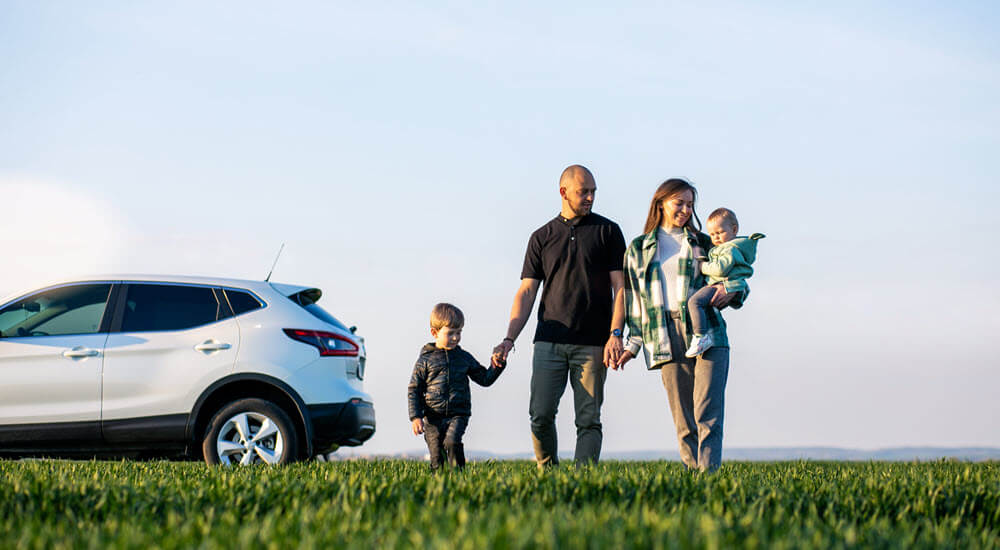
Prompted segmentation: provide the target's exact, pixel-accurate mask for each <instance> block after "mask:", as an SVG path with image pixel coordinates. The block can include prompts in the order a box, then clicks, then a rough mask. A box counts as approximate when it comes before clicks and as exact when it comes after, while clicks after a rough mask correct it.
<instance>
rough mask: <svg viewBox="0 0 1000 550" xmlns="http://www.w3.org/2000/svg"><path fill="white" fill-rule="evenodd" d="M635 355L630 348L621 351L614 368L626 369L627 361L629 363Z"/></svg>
mask: <svg viewBox="0 0 1000 550" xmlns="http://www.w3.org/2000/svg"><path fill="white" fill-rule="evenodd" d="M633 357H635V355H632V352H631V351H629V350H625V351H623V352H622V353H621V355H619V356H618V362H617V363H616V364H615V367H614V368H615V369H624V368H625V363H628V362H629V361H631V360H632V358H633Z"/></svg>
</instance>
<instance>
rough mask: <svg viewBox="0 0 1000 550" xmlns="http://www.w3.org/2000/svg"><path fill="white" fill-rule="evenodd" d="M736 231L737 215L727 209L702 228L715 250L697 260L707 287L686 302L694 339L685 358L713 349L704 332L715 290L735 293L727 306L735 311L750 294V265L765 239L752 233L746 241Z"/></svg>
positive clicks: (751, 270)
mask: <svg viewBox="0 0 1000 550" xmlns="http://www.w3.org/2000/svg"><path fill="white" fill-rule="evenodd" d="M739 227H740V226H739V222H737V221H736V214H734V213H733V211H732V210H730V209H728V208H717V209H715V211H713V212H712V213H711V214H709V216H708V222H707V223H706V224H705V228H706V229H707V230H708V236H709V237H711V238H712V244H713V245H715V246H713V247H712V249H711V250H709V251H708V258H699V259H700V260H704V261H703V262H702V264H701V272H702V274H704V275H705V276H706V277H707V278H708V284H706V285H705V286H704V287H702V288H701V289H700V290H698V292H695V293H694V294H693V295H691V297H690V298H689V299H688V311H690V312H691V328H692V330H693V332H694V337H693V338H692V339H691V346H690V347H689V348H688V350H687V352H686V353H685V354H684V355H685V356H687V357H697V356H699V355H701V354H702V353H704V352H705V351H707V350H708V349H709V348H711V347H712V346H713V345H714V342H713V341H712V335H711V334H709V333H708V331H707V328H708V321H707V320H706V318H705V308H708V307H712V305H711V304H712V297H713V296H715V290H716V288H717V287H718V286H719V285H722V286H723V287H725V290H726V292H735V293H736V297H735V298H733V300H732V301H731V302H729V305H730V306H732V307H733V308H735V309H739V308H740V307H742V306H743V302H744V301H745V300H746V298H747V295H749V294H750V286H749V285H747V282H746V279H747V278H749V277H750V276H751V275H753V267H751V265H752V264H753V262H754V260H755V259H756V258H757V241H758V240H760V239H763V238H764V235H762V234H760V233H754V234H753V235H750V236H749V237H737V236H736V232H737V231H739Z"/></svg>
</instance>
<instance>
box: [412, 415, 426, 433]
mask: <svg viewBox="0 0 1000 550" xmlns="http://www.w3.org/2000/svg"><path fill="white" fill-rule="evenodd" d="M410 424H411V426H412V427H413V435H420V434H422V433H424V419H423V418H414V419H413V422H411V423H410Z"/></svg>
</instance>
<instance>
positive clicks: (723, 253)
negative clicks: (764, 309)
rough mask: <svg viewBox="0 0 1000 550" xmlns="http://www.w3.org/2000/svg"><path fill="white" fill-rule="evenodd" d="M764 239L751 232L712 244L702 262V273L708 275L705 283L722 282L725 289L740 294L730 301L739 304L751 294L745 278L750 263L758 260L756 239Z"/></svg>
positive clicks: (749, 274) (748, 272)
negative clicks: (718, 243)
mask: <svg viewBox="0 0 1000 550" xmlns="http://www.w3.org/2000/svg"><path fill="white" fill-rule="evenodd" d="M763 238H764V235H763V234H762V233H754V234H753V235H750V236H749V237H736V238H735V239H733V240H731V241H727V242H724V243H722V244H720V245H719V246H713V247H712V249H711V250H709V251H708V261H707V262H705V263H703V264H701V272H702V273H703V274H704V275H705V276H706V277H707V278H708V281H707V284H710V285H714V284H717V283H722V284H723V285H725V287H726V292H739V293H740V294H739V295H738V296H736V298H734V299H733V301H732V302H730V303H729V306H730V307H732V308H734V309H739V308H740V307H742V306H743V302H744V301H745V300H746V299H747V296H748V295H749V294H750V285H748V284H747V282H746V279H748V278H750V276H751V275H753V267H751V266H752V265H753V262H754V260H756V259H757V241H759V240H760V239H763Z"/></svg>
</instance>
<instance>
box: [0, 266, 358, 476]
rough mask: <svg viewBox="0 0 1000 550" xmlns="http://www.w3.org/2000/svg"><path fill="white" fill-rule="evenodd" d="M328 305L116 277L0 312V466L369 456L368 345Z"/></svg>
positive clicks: (254, 290)
mask: <svg viewBox="0 0 1000 550" xmlns="http://www.w3.org/2000/svg"><path fill="white" fill-rule="evenodd" d="M321 294H322V293H321V292H320V290H319V289H317V288H309V287H302V286H291V285H282V284H276V283H268V282H262V281H241V280H232V279H208V278H201V277H174V276H145V275H144V276H134V275H119V276H103V277H96V278H87V279H79V280H74V281H64V282H61V283H57V284H53V285H49V286H46V287H44V288H41V289H39V290H34V291H31V292H27V293H21V294H18V295H15V296H12V297H9V298H7V299H4V300H2V301H0V304H2V305H0V455H6V456H12V455H13V456H23V455H49V456H67V455H68V456H103V455H129V454H135V455H154V456H169V455H187V456H195V457H196V456H199V455H200V456H203V457H204V459H205V461H206V462H208V463H209V464H237V463H239V464H249V463H252V462H266V463H271V464H278V463H287V462H291V461H294V460H298V459H302V458H306V457H310V456H314V455H317V454H321V453H324V452H327V451H329V450H331V449H333V448H335V447H336V446H339V445H348V446H355V445H360V444H362V443H363V442H364V441H366V440H367V439H368V438H370V437H371V436H372V434H374V433H375V409H374V407H373V405H372V399H371V396H369V395H368V394H367V393H365V392H364V390H363V384H362V378H364V369H365V348H364V340H363V339H362V338H360V337H358V336H357V335H355V334H354V329H353V328H350V329H349V328H347V327H346V326H344V325H343V324H341V323H340V321H338V320H337V319H335V318H334V317H333V316H331V315H330V314H329V313H327V312H326V311H324V310H323V309H322V308H320V307H319V306H318V305H317V304H316V302H317V300H319V298H320V295H321Z"/></svg>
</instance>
